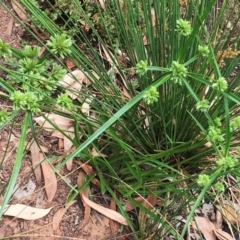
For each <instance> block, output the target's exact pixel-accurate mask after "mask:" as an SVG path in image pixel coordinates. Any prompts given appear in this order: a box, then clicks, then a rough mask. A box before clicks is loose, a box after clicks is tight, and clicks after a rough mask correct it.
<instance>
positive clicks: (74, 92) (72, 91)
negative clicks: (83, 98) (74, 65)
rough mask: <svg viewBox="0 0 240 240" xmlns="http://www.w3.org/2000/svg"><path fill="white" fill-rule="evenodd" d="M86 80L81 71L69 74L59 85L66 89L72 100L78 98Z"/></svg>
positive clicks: (77, 70)
mask: <svg viewBox="0 0 240 240" xmlns="http://www.w3.org/2000/svg"><path fill="white" fill-rule="evenodd" d="M85 78H86V75H85V73H84V72H82V71H81V70H79V69H76V70H74V71H72V72H71V73H67V74H66V75H65V76H64V77H63V80H62V81H60V82H59V83H60V84H61V85H62V86H64V87H65V88H66V93H67V94H68V96H69V97H70V98H72V99H76V98H77V97H78V92H80V91H81V89H82V81H83V79H85Z"/></svg>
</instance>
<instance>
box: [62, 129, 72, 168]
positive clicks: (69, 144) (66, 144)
mask: <svg viewBox="0 0 240 240" xmlns="http://www.w3.org/2000/svg"><path fill="white" fill-rule="evenodd" d="M67 135H68V136H69V138H70V139H73V138H74V127H70V128H69V129H68V132H67ZM69 138H67V137H66V136H64V138H63V143H64V153H67V152H68V151H69V150H70V149H71V148H72V146H73V142H72V141H71V140H70V139H69ZM72 163H73V159H69V161H67V163H66V167H67V170H68V171H71V170H72Z"/></svg>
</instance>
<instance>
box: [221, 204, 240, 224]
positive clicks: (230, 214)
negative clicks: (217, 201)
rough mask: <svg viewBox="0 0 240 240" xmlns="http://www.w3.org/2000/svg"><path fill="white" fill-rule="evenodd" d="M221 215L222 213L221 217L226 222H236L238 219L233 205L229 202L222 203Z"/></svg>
mask: <svg viewBox="0 0 240 240" xmlns="http://www.w3.org/2000/svg"><path fill="white" fill-rule="evenodd" d="M222 215H223V219H224V220H225V221H226V222H230V223H232V224H236V223H238V221H239V219H238V215H237V212H236V210H235V209H234V208H233V206H230V205H229V204H224V205H223V207H222Z"/></svg>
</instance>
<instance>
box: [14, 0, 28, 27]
mask: <svg viewBox="0 0 240 240" xmlns="http://www.w3.org/2000/svg"><path fill="white" fill-rule="evenodd" d="M11 3H12V7H13V10H14V11H15V12H16V13H17V15H18V16H19V17H20V18H21V20H22V21H23V22H25V23H26V22H28V21H29V20H28V18H27V16H26V13H25V10H24V7H23V5H22V4H21V3H19V2H18V1H17V0H12V1H11Z"/></svg>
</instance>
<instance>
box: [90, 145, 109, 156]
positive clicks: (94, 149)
mask: <svg viewBox="0 0 240 240" xmlns="http://www.w3.org/2000/svg"><path fill="white" fill-rule="evenodd" d="M91 155H92V156H93V157H107V155H104V154H102V153H100V152H99V151H97V150H96V148H95V147H93V148H92V150H91Z"/></svg>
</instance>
